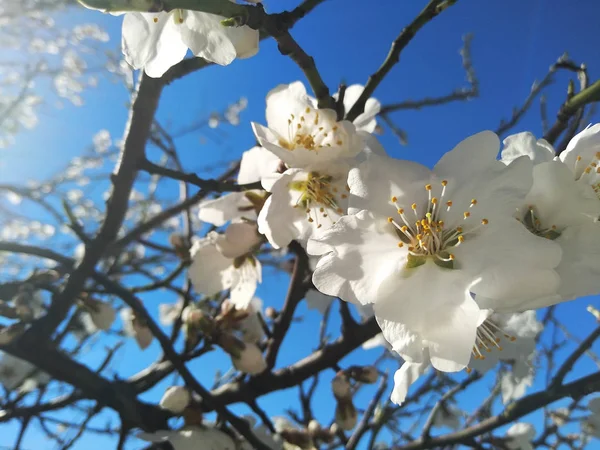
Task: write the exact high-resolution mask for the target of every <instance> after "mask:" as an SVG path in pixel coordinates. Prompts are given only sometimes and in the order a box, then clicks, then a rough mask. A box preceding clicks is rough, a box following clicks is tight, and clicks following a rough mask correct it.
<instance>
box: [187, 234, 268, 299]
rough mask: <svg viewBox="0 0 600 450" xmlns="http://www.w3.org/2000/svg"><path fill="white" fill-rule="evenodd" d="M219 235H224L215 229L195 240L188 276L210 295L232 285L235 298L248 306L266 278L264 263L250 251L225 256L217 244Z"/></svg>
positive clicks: (198, 289) (199, 288)
mask: <svg viewBox="0 0 600 450" xmlns="http://www.w3.org/2000/svg"><path fill="white" fill-rule="evenodd" d="M219 239H223V235H219V234H218V233H215V232H211V233H209V234H208V236H207V237H205V238H202V239H199V240H197V241H196V242H195V243H194V245H193V246H192V248H191V250H190V255H191V257H192V264H191V265H190V268H189V269H188V277H189V278H190V281H191V282H192V284H193V286H194V289H195V290H196V292H198V293H199V294H204V295H208V296H210V295H215V294H217V293H219V292H222V291H224V290H226V289H231V293H230V299H231V302H232V303H233V304H234V305H235V306H236V307H237V308H239V309H244V308H246V307H247V306H248V304H249V303H250V301H251V300H252V297H253V296H254V292H255V291H256V286H257V284H258V283H260V282H261V281H262V268H261V264H260V262H259V261H258V259H256V258H254V256H252V255H250V254H246V255H241V256H238V257H236V258H228V257H226V256H224V255H223V254H221V252H220V251H219V250H218V248H217V244H216V242H217V241H218V240H219ZM244 247H245V248H247V246H246V245H244Z"/></svg>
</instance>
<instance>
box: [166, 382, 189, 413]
mask: <svg viewBox="0 0 600 450" xmlns="http://www.w3.org/2000/svg"><path fill="white" fill-rule="evenodd" d="M191 399H192V397H191V395H190V392H189V391H188V390H187V389H186V388H184V387H182V386H171V387H170V388H168V389H167V390H166V391H165V393H164V395H163V396H162V398H161V399H160V407H161V408H163V409H166V410H167V411H171V412H172V413H175V414H181V413H182V412H183V410H184V409H185V408H187V407H188V405H189V404H190V401H191Z"/></svg>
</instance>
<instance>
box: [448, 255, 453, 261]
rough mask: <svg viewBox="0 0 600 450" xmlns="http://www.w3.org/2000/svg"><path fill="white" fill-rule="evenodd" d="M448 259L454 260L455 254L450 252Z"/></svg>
mask: <svg viewBox="0 0 600 450" xmlns="http://www.w3.org/2000/svg"><path fill="white" fill-rule="evenodd" d="M448 259H449V260H450V261H454V254H452V253H450V254H449V255H448Z"/></svg>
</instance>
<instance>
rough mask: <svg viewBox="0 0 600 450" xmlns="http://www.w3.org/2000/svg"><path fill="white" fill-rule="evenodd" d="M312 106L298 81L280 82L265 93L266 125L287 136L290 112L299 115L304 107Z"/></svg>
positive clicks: (302, 85) (304, 89)
mask: <svg viewBox="0 0 600 450" xmlns="http://www.w3.org/2000/svg"><path fill="white" fill-rule="evenodd" d="M307 106H310V107H312V106H313V104H312V101H311V100H310V98H309V97H308V95H307V94H306V88H305V87H304V84H302V82H300V81H296V82H294V83H291V84H280V85H279V86H277V87H275V88H274V89H272V90H271V91H269V93H268V94H267V111H266V118H267V125H268V127H269V128H271V129H272V130H274V131H275V132H276V133H278V134H279V135H281V136H284V137H287V136H288V131H289V125H288V119H289V118H290V115H291V114H294V115H296V116H299V115H300V114H301V113H302V111H304V109H305V108H306V107H307Z"/></svg>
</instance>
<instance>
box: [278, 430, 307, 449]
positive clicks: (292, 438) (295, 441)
mask: <svg viewBox="0 0 600 450" xmlns="http://www.w3.org/2000/svg"><path fill="white" fill-rule="evenodd" d="M279 434H280V435H281V437H282V438H283V439H284V440H285V441H286V442H288V443H289V444H292V445H294V446H296V447H298V448H301V449H312V448H314V446H313V444H312V440H311V439H310V436H309V435H308V434H307V433H306V431H304V430H295V429H293V428H288V429H285V430H282V431H281V432H280V433H279Z"/></svg>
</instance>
